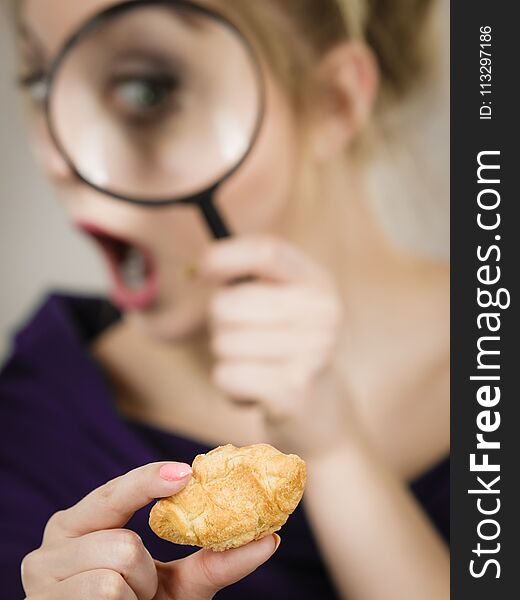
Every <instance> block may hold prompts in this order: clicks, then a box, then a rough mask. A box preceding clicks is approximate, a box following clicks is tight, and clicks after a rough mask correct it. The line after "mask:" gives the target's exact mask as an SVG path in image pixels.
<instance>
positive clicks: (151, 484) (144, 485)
mask: <svg viewBox="0 0 520 600" xmlns="http://www.w3.org/2000/svg"><path fill="white" fill-rule="evenodd" d="M191 472H192V471H191V467H190V466H189V465H186V464H184V463H164V462H163V463H153V464H149V465H145V466H144V467H139V468H138V469H134V470H133V471H130V472H129V473H126V474H125V475H121V477H118V478H117V479H113V480H112V481H109V482H108V483H106V484H105V485H103V486H101V487H99V488H97V489H96V490H94V491H93V492H91V493H90V494H89V495H88V496H86V497H85V498H83V500H81V501H80V502H78V503H77V504H76V505H74V506H73V507H72V508H69V509H68V510H64V511H61V512H58V513H56V514H55V515H54V516H53V517H51V519H50V520H49V522H48V524H47V527H46V528H45V533H44V544H46V543H49V542H52V541H55V540H56V539H63V538H66V537H79V536H81V535H85V534H87V533H91V532H93V531H97V530H100V529H116V528H118V527H123V526H124V525H125V524H126V523H127V522H128V520H129V519H130V517H131V516H132V515H133V514H134V512H135V511H136V510H138V509H140V508H142V507H143V506H146V505H147V504H149V503H150V502H151V501H152V500H154V499H155V498H164V497H167V496H172V495H174V494H177V493H178V492H180V491H181V490H182V489H183V488H184V487H185V486H186V484H187V482H188V480H189V478H190V476H191Z"/></svg>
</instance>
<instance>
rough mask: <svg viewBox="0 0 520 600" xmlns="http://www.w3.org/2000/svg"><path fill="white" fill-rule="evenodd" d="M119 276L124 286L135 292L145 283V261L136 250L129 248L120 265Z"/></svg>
mask: <svg viewBox="0 0 520 600" xmlns="http://www.w3.org/2000/svg"><path fill="white" fill-rule="evenodd" d="M120 269H121V274H122V276H123V280H124V282H125V285H127V286H128V287H129V288H130V289H133V290H137V289H140V288H142V287H143V285H144V283H145V281H146V259H145V257H144V256H143V254H142V253H141V252H140V251H139V250H138V249H137V248H129V249H128V251H127V253H126V256H125V257H124V259H123V260H122V262H121V264H120Z"/></svg>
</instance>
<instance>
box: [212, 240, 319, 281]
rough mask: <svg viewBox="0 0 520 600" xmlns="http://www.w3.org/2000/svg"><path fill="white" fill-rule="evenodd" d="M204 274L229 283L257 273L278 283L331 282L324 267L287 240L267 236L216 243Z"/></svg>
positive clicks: (255, 275)
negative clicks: (328, 280)
mask: <svg viewBox="0 0 520 600" xmlns="http://www.w3.org/2000/svg"><path fill="white" fill-rule="evenodd" d="M201 275H202V276H204V277H207V278H208V279H210V280H213V281H219V282H229V281H234V280H237V279H240V278H242V277H248V276H254V277H259V278H263V279H267V280H270V281H275V282H281V283H283V282H291V281H292V282H302V281H314V282H315V283H317V284H320V285H321V284H324V283H325V282H326V281H327V278H326V276H325V273H324V271H323V269H322V268H321V267H320V266H319V265H317V264H316V263H314V261H312V260H311V259H309V258H308V257H307V256H306V255H305V254H304V253H303V252H301V251H300V250H299V249H297V248H295V247H294V246H292V245H291V244H289V243H288V242H286V241H284V240H280V239H277V238H275V237H271V236H267V235H258V236H248V237H241V238H232V239H228V240H224V241H220V242H218V243H216V244H213V245H212V246H211V248H210V250H209V251H208V254H207V255H206V257H205V259H204V260H203V261H202V264H201Z"/></svg>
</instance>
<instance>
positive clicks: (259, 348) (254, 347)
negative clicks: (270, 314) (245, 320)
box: [211, 327, 333, 361]
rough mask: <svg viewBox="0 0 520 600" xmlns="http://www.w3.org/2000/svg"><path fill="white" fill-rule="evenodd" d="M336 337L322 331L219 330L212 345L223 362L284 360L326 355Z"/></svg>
mask: <svg viewBox="0 0 520 600" xmlns="http://www.w3.org/2000/svg"><path fill="white" fill-rule="evenodd" d="M332 340H333V337H332V336H331V335H329V333H328V332H327V331H323V330H322V328H321V327H320V328H318V329H317V330H314V328H313V329H309V330H305V329H303V328H300V329H296V328H289V329H288V328H284V329H281V328H277V329H265V328H264V329H251V328H245V327H243V328H229V327H223V328H218V329H216V331H215V334H214V336H213V339H212V341H211V346H212V349H213V352H214V353H215V355H216V356H217V357H218V358H219V359H222V360H232V359H237V360H261V361H280V360H288V359H297V357H300V356H301V357H305V356H307V355H309V356H321V357H323V356H325V355H327V354H328V353H329V352H330V349H331V348H332V345H333V344H332Z"/></svg>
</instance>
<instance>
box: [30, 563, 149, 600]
mask: <svg viewBox="0 0 520 600" xmlns="http://www.w3.org/2000/svg"><path fill="white" fill-rule="evenodd" d="M72 598H73V599H74V600H93V599H94V598H95V599H96V600H138V598H137V596H136V595H135V593H134V592H133V591H132V589H131V588H130V586H129V585H128V584H127V583H126V581H125V580H124V579H123V578H122V577H121V575H120V574H119V573H115V572H114V571H107V570H97V571H87V572H84V573H80V574H79V575H75V576H74V577H71V578H70V579H66V580H65V581H60V582H59V583H56V584H55V585H51V586H50V587H49V588H47V589H46V590H43V591H41V592H38V593H36V594H30V595H29V596H27V598H26V600H71V599H72Z"/></svg>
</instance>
